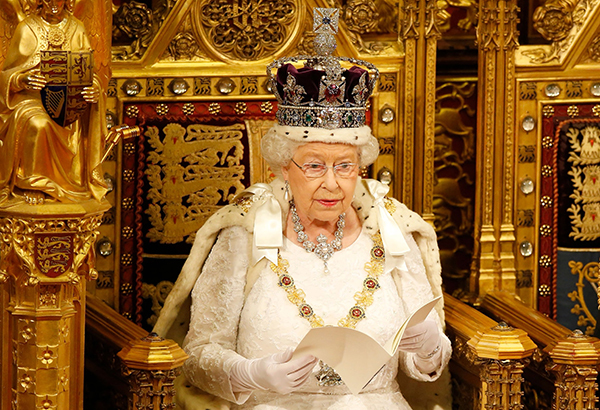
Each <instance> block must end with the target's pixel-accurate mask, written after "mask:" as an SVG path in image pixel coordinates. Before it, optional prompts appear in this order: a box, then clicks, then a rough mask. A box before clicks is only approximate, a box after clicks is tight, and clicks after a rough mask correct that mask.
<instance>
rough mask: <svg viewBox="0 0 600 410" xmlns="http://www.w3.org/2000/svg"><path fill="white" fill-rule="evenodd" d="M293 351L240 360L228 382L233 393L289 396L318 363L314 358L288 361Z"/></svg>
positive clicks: (305, 357)
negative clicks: (268, 392) (260, 392)
mask: <svg viewBox="0 0 600 410" xmlns="http://www.w3.org/2000/svg"><path fill="white" fill-rule="evenodd" d="M293 353H294V350H293V349H292V348H289V349H287V350H286V351H285V352H281V353H275V354H273V355H270V356H265V357H263V358H261V359H252V360H248V359H242V360H240V361H239V362H237V363H235V364H234V365H233V367H232V369H231V373H230V375H229V379H230V381H231V386H232V388H233V391H234V392H244V391H250V390H256V389H260V390H270V391H272V392H275V393H279V394H288V393H291V392H292V391H294V390H296V389H297V388H298V387H300V386H301V385H302V384H304V382H306V380H308V378H309V376H310V375H311V373H312V369H313V367H314V366H315V364H316V363H317V358H316V357H314V356H304V357H301V358H299V359H295V360H290V359H291V358H292V355H293Z"/></svg>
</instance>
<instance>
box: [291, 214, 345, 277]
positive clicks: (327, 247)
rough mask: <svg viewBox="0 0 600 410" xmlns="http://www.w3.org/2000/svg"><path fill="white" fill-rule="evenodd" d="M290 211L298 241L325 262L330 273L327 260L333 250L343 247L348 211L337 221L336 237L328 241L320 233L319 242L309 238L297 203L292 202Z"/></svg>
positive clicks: (326, 271)
mask: <svg viewBox="0 0 600 410" xmlns="http://www.w3.org/2000/svg"><path fill="white" fill-rule="evenodd" d="M290 212H291V213H292V222H293V223H294V232H296V233H297V234H298V238H297V239H298V242H300V243H301V244H302V246H304V249H305V250H306V252H314V253H315V255H317V256H318V257H319V259H321V260H322V261H323V263H324V264H325V271H324V272H325V274H326V275H327V274H328V273H329V268H328V267H327V261H328V260H329V259H330V258H331V257H332V256H333V252H335V251H339V250H340V249H342V238H343V237H344V227H345V226H346V219H345V218H346V213H345V212H342V213H341V214H340V216H339V218H338V221H337V230H336V231H335V233H334V234H333V235H334V236H335V239H334V240H333V241H331V243H327V237H326V236H325V235H323V234H322V233H320V234H319V235H318V236H317V242H318V243H317V244H316V245H315V243H314V242H313V241H310V240H308V235H307V234H306V232H304V225H302V223H301V222H300V217H299V216H298V213H297V212H296V205H294V203H293V202H292V203H290Z"/></svg>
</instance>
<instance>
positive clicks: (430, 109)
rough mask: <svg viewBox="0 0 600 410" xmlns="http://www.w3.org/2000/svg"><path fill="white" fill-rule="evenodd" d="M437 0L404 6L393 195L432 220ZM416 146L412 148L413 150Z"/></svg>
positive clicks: (414, 1) (415, 0)
mask: <svg viewBox="0 0 600 410" xmlns="http://www.w3.org/2000/svg"><path fill="white" fill-rule="evenodd" d="M437 11H438V10H437V2H435V1H433V0H428V1H425V2H424V1H417V0H408V1H406V2H404V5H403V7H402V15H403V17H402V20H403V21H402V39H403V40H404V48H405V61H406V66H405V73H404V84H403V85H404V93H398V95H399V96H400V97H401V98H402V101H398V105H399V106H400V107H403V110H404V112H403V115H402V117H403V118H404V122H403V126H402V128H403V130H402V135H404V140H405V141H406V143H405V144H404V147H402V151H403V152H402V155H398V158H401V161H400V163H401V164H402V167H403V169H402V172H401V173H399V172H396V175H402V182H401V183H399V185H401V189H402V194H401V195H396V196H397V197H399V198H401V199H402V201H403V202H404V203H405V204H406V205H407V206H408V207H409V208H411V209H413V210H414V211H416V212H418V213H420V214H421V215H422V216H423V218H424V219H425V220H426V221H428V222H429V223H431V224H433V219H434V216H433V173H434V171H433V160H434V144H435V88H436V53H437V40H438V38H440V37H441V35H440V31H439V29H438V27H437V20H436V16H437ZM413 149H414V151H413Z"/></svg>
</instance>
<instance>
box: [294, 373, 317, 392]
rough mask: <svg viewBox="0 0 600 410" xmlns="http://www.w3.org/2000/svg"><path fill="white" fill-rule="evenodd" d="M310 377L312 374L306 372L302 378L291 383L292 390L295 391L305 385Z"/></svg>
mask: <svg viewBox="0 0 600 410" xmlns="http://www.w3.org/2000/svg"><path fill="white" fill-rule="evenodd" d="M310 376H312V372H307V373H306V374H305V375H304V376H303V377H302V378H300V379H298V380H296V381H295V382H293V383H292V387H293V388H294V389H297V388H298V387H300V386H302V385H303V384H304V383H306V382H307V381H308V379H309V378H310Z"/></svg>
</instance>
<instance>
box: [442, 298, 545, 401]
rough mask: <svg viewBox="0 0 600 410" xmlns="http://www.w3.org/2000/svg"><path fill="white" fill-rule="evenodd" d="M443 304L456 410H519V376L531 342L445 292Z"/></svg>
mask: <svg viewBox="0 0 600 410" xmlns="http://www.w3.org/2000/svg"><path fill="white" fill-rule="evenodd" d="M444 302H445V311H446V326H447V333H448V335H449V336H450V338H451V340H452V346H453V355H452V361H451V363H450V370H451V372H452V377H453V380H452V384H453V392H452V395H453V402H454V406H455V408H458V409H461V410H462V409H468V410H470V409H477V408H481V409H487V410H500V409H520V408H522V405H521V399H522V396H523V392H522V381H523V378H522V372H523V368H524V366H525V365H526V364H527V362H528V358H529V357H530V356H531V355H532V353H533V351H534V349H535V345H534V343H533V342H532V341H531V339H530V338H529V337H528V336H527V334H526V333H525V332H524V331H522V330H520V329H515V328H512V327H510V326H508V325H507V324H505V323H499V324H498V323H497V322H495V321H494V320H492V319H490V318H489V317H487V316H485V315H484V314H483V313H481V312H479V311H477V310H476V309H474V308H472V307H470V306H468V305H466V304H464V303H462V302H461V301H459V300H458V299H456V298H454V297H452V296H450V295H448V294H446V295H444Z"/></svg>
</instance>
